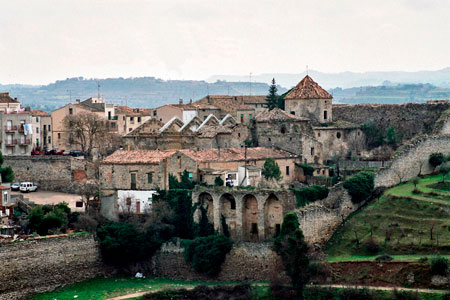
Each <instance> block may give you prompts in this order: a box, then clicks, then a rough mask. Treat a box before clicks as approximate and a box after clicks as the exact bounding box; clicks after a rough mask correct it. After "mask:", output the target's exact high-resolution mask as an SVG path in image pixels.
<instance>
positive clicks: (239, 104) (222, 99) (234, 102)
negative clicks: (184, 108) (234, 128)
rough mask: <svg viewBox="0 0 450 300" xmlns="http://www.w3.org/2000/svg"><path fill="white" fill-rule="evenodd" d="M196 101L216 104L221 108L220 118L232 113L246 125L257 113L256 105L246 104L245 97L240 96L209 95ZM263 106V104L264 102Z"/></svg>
mask: <svg viewBox="0 0 450 300" xmlns="http://www.w3.org/2000/svg"><path fill="white" fill-rule="evenodd" d="M196 103H205V104H211V105H214V106H216V107H218V108H219V109H220V110H221V112H220V116H219V118H223V117H225V116H226V115H227V114H230V115H232V116H233V117H234V118H235V119H236V120H237V122H238V123H242V124H246V125H248V124H250V122H251V120H252V119H253V118H254V117H255V114H256V110H255V108H254V106H255V105H253V107H252V106H251V105H247V104H245V103H244V102H243V99H241V98H238V96H221V95H208V96H206V97H203V98H202V99H200V100H198V101H197V102H196ZM261 106H263V104H262V103H261Z"/></svg>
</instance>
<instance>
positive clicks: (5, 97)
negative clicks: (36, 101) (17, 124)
mask: <svg viewBox="0 0 450 300" xmlns="http://www.w3.org/2000/svg"><path fill="white" fill-rule="evenodd" d="M0 103H19V101H17V99H14V98H12V97H11V96H10V95H9V93H0Z"/></svg>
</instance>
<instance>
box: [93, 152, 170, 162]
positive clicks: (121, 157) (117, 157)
mask: <svg viewBox="0 0 450 300" xmlns="http://www.w3.org/2000/svg"><path fill="white" fill-rule="evenodd" d="M176 152H177V150H131V151H126V150H117V151H116V152H114V153H113V154H111V155H110V156H108V157H106V158H105V159H104V160H103V161H102V163H105V164H155V163H159V162H161V161H163V160H164V159H166V158H168V157H170V156H172V155H173V154H175V153H176Z"/></svg>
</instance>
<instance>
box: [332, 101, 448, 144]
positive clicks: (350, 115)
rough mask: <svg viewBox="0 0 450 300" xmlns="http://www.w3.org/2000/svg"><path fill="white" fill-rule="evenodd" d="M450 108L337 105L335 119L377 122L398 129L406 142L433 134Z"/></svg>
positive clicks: (433, 105) (437, 104)
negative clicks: (424, 134)
mask: <svg viewBox="0 0 450 300" xmlns="http://www.w3.org/2000/svg"><path fill="white" fill-rule="evenodd" d="M449 108H450V101H438V102H430V103H405V104H356V105H354V104H336V105H333V118H334V119H335V120H345V121H348V122H352V123H356V124H364V123H366V122H367V121H368V120H373V121H374V122H375V124H377V125H379V126H381V127H382V128H383V129H387V128H389V127H390V126H394V127H395V129H396V130H398V131H400V132H401V133H402V134H403V137H404V138H405V139H410V138H412V137H413V136H415V135H418V134H423V133H431V131H432V130H433V127H434V124H435V122H436V121H437V120H438V119H439V117H440V116H441V113H442V112H444V111H445V110H446V109H449Z"/></svg>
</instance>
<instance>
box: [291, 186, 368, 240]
mask: <svg viewBox="0 0 450 300" xmlns="http://www.w3.org/2000/svg"><path fill="white" fill-rule="evenodd" d="M361 205H362V203H361V204H359V205H357V204H353V203H352V201H351V198H350V195H349V194H348V193H347V191H346V190H345V189H344V188H343V187H342V184H337V185H335V186H333V187H332V188H331V189H330V192H329V194H328V197H327V198H325V199H323V200H320V201H316V202H314V203H311V204H309V205H307V206H305V207H302V208H299V209H297V210H296V213H297V216H298V221H299V223H300V228H301V229H302V231H303V234H304V236H305V241H306V242H307V243H308V244H310V245H314V244H318V245H323V244H325V243H326V242H327V241H328V240H329V239H330V238H331V236H332V235H333V233H334V231H335V230H336V229H337V228H338V227H339V226H340V225H341V224H342V222H343V220H345V218H347V217H348V216H349V215H350V214H351V213H353V212H355V211H356V210H358V209H359V207H361Z"/></svg>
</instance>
